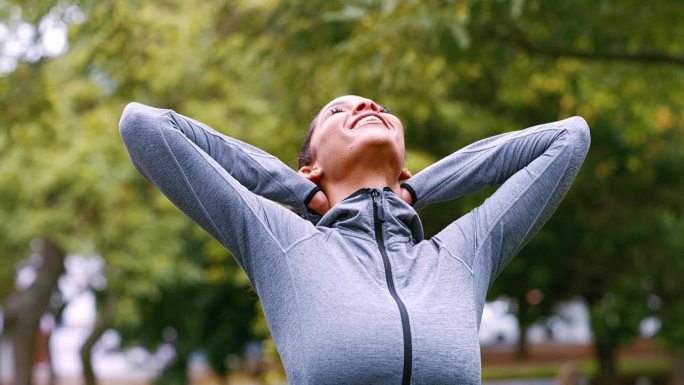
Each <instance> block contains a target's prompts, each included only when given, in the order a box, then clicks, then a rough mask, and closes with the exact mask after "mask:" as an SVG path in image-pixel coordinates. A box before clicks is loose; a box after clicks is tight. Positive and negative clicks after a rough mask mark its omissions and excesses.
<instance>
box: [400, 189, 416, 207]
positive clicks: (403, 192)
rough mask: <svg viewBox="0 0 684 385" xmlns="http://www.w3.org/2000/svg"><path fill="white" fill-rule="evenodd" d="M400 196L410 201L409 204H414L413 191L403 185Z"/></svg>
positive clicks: (407, 201) (405, 200)
mask: <svg viewBox="0 0 684 385" xmlns="http://www.w3.org/2000/svg"><path fill="white" fill-rule="evenodd" d="M399 197H400V198H401V199H403V200H404V202H406V203H408V204H409V206H413V197H412V196H411V193H410V192H409V191H408V190H407V189H405V188H404V187H403V186H402V187H401V190H400V191H399Z"/></svg>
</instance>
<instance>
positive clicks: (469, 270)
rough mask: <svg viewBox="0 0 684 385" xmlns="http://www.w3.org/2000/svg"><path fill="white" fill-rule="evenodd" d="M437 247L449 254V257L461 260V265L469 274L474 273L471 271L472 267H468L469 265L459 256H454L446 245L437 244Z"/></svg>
mask: <svg viewBox="0 0 684 385" xmlns="http://www.w3.org/2000/svg"><path fill="white" fill-rule="evenodd" d="M439 249H440V250H444V251H446V252H447V254H449V256H450V257H451V258H453V259H455V260H457V261H459V262H461V263H462V264H463V266H465V268H466V269H467V270H468V272H470V275H475V272H474V271H473V268H472V267H470V266H468V264H467V263H465V261H464V260H462V259H461V258H460V257H457V256H455V255H454V254H453V253H452V252H451V250H449V249H448V248H447V247H446V246H443V245H439Z"/></svg>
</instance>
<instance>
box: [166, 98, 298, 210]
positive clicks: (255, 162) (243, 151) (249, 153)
mask: <svg viewBox="0 0 684 385" xmlns="http://www.w3.org/2000/svg"><path fill="white" fill-rule="evenodd" d="M169 113H174V114H176V112H175V111H172V110H170V111H169ZM172 118H173V119H174V121H175V120H176V119H175V118H174V117H173V116H172ZM188 119H190V120H191V121H194V119H191V118H188ZM197 123H198V124H200V123H199V122H197ZM200 125H201V124H200ZM206 132H207V133H208V134H209V135H212V136H214V137H216V138H218V139H220V140H222V141H223V142H225V143H226V144H228V145H229V146H231V147H233V148H234V149H236V150H237V151H239V152H241V153H243V154H246V155H247V158H248V159H249V160H251V161H252V162H253V163H254V164H256V165H257V167H259V168H260V169H262V170H264V171H265V172H266V174H267V175H268V176H270V177H271V181H274V182H275V183H277V184H278V185H280V186H282V187H283V188H284V189H285V190H287V191H289V192H290V193H291V194H292V195H294V196H295V197H297V198H298V199H299V197H298V196H297V193H296V192H294V191H292V190H291V189H289V188H288V187H287V186H286V185H284V184H282V183H281V182H280V181H279V180H278V178H274V177H273V175H271V173H270V172H269V171H268V170H267V169H266V168H264V166H262V165H261V164H260V163H259V162H257V161H255V160H254V159H251V158H250V156H259V157H261V158H267V159H278V158H276V157H274V156H273V155H270V154H269V155H266V154H257V153H254V152H251V151H248V150H246V149H243V148H241V147H240V146H238V145H237V143H231V142H230V141H229V140H227V139H226V138H224V137H223V135H222V134H220V133H218V132H214V130H213V129H212V130H206ZM236 140H237V139H236ZM293 172H294V171H293Z"/></svg>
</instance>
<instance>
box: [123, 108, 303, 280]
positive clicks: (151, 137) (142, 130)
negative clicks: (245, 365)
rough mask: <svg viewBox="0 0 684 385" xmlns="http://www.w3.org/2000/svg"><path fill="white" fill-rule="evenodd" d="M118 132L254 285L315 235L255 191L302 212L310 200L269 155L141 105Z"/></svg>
mask: <svg viewBox="0 0 684 385" xmlns="http://www.w3.org/2000/svg"><path fill="white" fill-rule="evenodd" d="M119 127H120V133H121V137H122V138H123V140H124V143H125V145H126V148H127V149H128V152H129V155H130V157H131V160H132V162H133V164H134V165H135V167H136V168H137V169H138V171H139V172H140V173H141V174H142V175H143V176H144V177H145V178H146V179H147V180H148V181H149V182H151V183H152V184H154V185H155V186H157V187H158V188H159V189H160V190H161V191H162V192H163V193H164V195H166V196H167V197H168V198H169V199H170V200H171V201H172V202H173V203H174V204H175V205H176V206H178V208H180V209H181V210H182V211H183V212H184V213H185V214H187V215H188V216H189V217H190V218H192V219H193V220H194V221H195V222H197V223H198V224H199V225H200V226H202V228H204V229H205V230H206V231H207V232H208V233H210V234H211V235H212V236H213V237H214V238H216V239H217V240H218V241H219V242H221V243H222V244H223V245H224V246H225V247H226V248H228V249H229V250H230V251H231V253H232V254H233V255H234V256H235V258H236V259H237V260H238V262H239V263H240V265H241V266H242V267H243V269H245V271H246V272H247V274H248V276H249V277H250V278H251V279H252V280H253V282H254V279H255V278H256V277H257V276H258V275H259V274H258V271H259V270H260V269H259V266H264V265H269V263H271V262H273V264H272V265H270V266H271V267H270V268H271V269H273V268H274V267H273V266H275V264H277V263H281V262H277V261H268V259H269V258H271V257H272V256H273V255H274V253H275V254H278V250H282V249H284V248H286V247H287V246H288V245H289V244H290V243H291V242H294V241H295V240H296V239H297V238H300V237H302V235H303V234H305V233H307V232H308V231H310V230H312V229H313V227H312V226H311V224H310V223H308V222H306V221H305V220H303V219H302V218H299V217H298V216H296V215H295V214H293V213H292V212H290V211H289V210H287V209H285V208H282V207H280V206H278V205H276V204H274V203H273V202H271V201H269V200H267V199H264V198H262V197H261V196H258V195H257V194H255V193H254V191H258V192H261V193H263V194H264V195H266V196H268V197H269V198H272V199H282V200H283V201H284V202H285V203H289V204H295V203H298V204H300V206H303V201H304V198H306V194H309V192H308V191H305V190H306V189H305V188H303V187H302V186H306V184H305V183H303V182H301V181H304V182H307V183H308V181H306V180H304V179H303V178H301V177H300V176H299V175H297V174H296V173H294V171H292V174H289V173H287V172H286V171H285V170H284V168H285V167H280V166H279V165H280V163H278V162H277V160H276V159H275V158H273V157H271V156H270V155H268V154H266V153H264V152H261V151H260V150H258V149H256V148H254V147H251V146H249V145H247V144H244V143H241V142H237V141H235V140H234V139H230V138H227V137H224V136H222V135H219V134H217V133H216V132H215V131H213V130H211V129H209V128H208V127H206V126H204V125H202V124H200V123H197V122H195V121H193V120H191V119H188V118H185V117H183V116H181V115H178V114H176V113H175V112H173V111H170V110H162V109H157V108H152V107H148V106H145V105H142V104H138V103H131V104H129V105H128V106H127V107H126V108H125V110H124V112H123V115H122V117H121V121H120V124H119ZM227 169H230V170H231V172H228V171H227ZM250 173H254V175H250ZM234 174H235V175H234ZM238 178H239V179H238ZM260 178H262V179H263V180H262V179H260ZM274 178H281V179H280V180H273V179H274ZM288 179H296V180H297V182H292V181H289V180H288ZM240 180H242V181H244V182H245V183H247V186H243V185H242V184H241V183H240ZM274 185H277V186H276V187H274ZM288 192H289V193H291V195H289V193H288ZM295 198H297V199H302V201H301V202H298V201H297V199H295ZM281 259H282V258H281ZM255 284H256V283H255Z"/></svg>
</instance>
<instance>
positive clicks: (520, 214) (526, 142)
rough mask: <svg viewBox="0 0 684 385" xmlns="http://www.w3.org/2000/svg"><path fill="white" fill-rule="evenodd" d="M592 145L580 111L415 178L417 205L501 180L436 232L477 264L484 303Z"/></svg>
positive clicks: (492, 141)
mask: <svg viewBox="0 0 684 385" xmlns="http://www.w3.org/2000/svg"><path fill="white" fill-rule="evenodd" d="M589 144H590V136H589V127H588V126H587V124H586V122H585V121H584V119H582V118H580V117H573V118H569V119H565V120H561V121H558V122H554V123H548V124H542V125H539V126H535V127H531V128H528V129H525V130H521V131H515V132H511V133H506V134H501V135H497V136H494V137H491V138H488V139H484V140H481V141H478V142H476V143H474V144H471V145H469V146H467V147H465V148H463V149H461V150H459V151H457V152H455V153H454V154H452V155H450V156H447V157H446V158H444V159H442V160H441V161H439V162H437V163H435V164H433V165H432V166H430V167H428V168H426V169H425V170H423V171H421V172H420V173H418V174H417V175H416V176H414V177H413V178H411V179H410V180H409V181H407V184H408V189H409V191H411V190H412V194H414V201H415V203H414V206H416V207H423V206H426V205H428V204H430V203H433V202H438V201H444V200H450V199H454V198H457V197H460V196H462V195H465V194H468V193H471V192H474V191H477V190H479V189H481V188H482V187H485V186H492V185H497V184H501V186H500V187H499V188H498V189H497V191H496V192H494V194H492V195H491V196H490V197H489V198H487V199H486V200H485V202H484V203H483V204H482V205H481V206H479V207H477V208H475V209H473V210H472V211H471V212H469V213H467V214H466V215H464V216H463V217H461V218H459V219H458V220H456V221H455V222H453V223H452V224H450V225H449V226H447V227H446V228H445V229H444V230H442V231H441V232H440V233H438V234H437V235H436V236H435V237H434V238H433V239H434V240H435V241H436V242H438V243H440V244H442V245H443V246H445V247H447V249H448V250H449V251H450V252H451V253H452V254H453V255H454V256H455V257H456V258H459V259H461V260H462V261H463V262H464V263H465V264H466V265H468V266H469V267H470V268H471V269H472V271H473V274H474V275H475V285H476V291H477V293H478V302H481V303H483V302H484V296H485V295H486V292H487V289H488V288H489V286H490V285H491V282H492V281H493V279H494V278H495V277H496V275H497V274H498V273H499V272H500V271H501V270H502V269H503V267H504V266H505V265H506V263H508V261H509V260H510V259H511V258H512V257H513V256H514V255H515V254H516V253H517V252H518V251H519V250H520V249H521V248H522V247H523V246H524V245H525V244H526V243H527V242H528V241H529V240H530V238H531V237H532V236H533V235H534V234H535V233H536V232H537V231H538V230H539V229H540V228H541V226H543V224H544V223H546V221H547V220H548V219H549V217H550V216H551V214H553V212H554V211H555V209H556V208H557V207H558V205H559V204H560V201H561V199H562V198H563V196H564V195H565V193H566V192H567V191H568V189H569V188H570V185H571V184H572V181H573V180H574V178H575V176H576V175H577V173H578V171H579V168H580V166H581V164H582V162H583V161H584V158H585V156H586V154H587V151H588V149H589ZM480 311H481V308H480Z"/></svg>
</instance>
